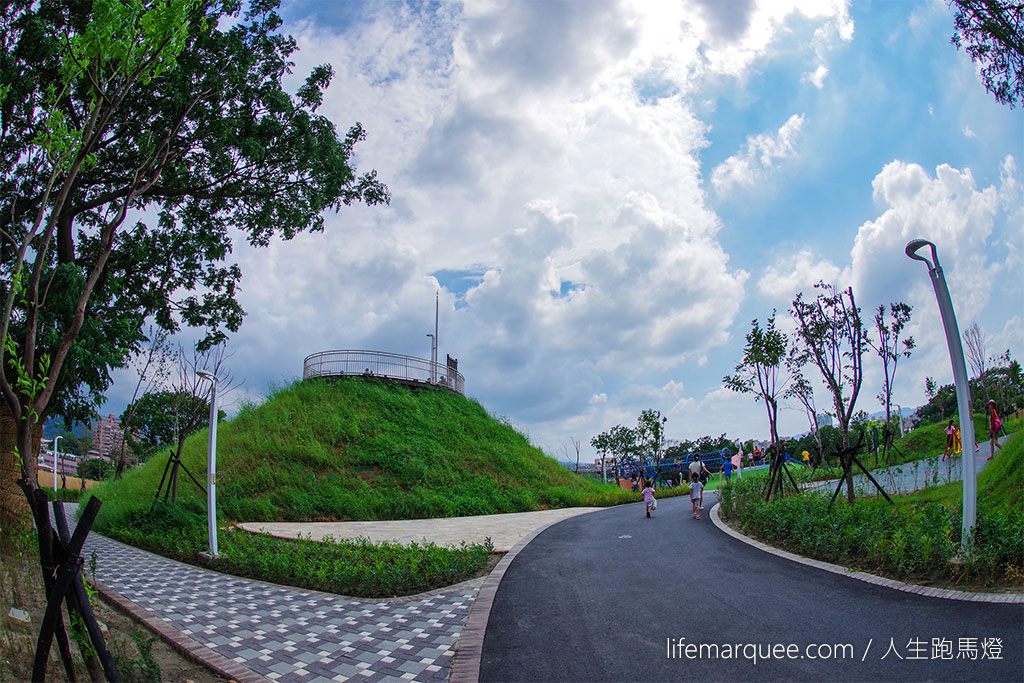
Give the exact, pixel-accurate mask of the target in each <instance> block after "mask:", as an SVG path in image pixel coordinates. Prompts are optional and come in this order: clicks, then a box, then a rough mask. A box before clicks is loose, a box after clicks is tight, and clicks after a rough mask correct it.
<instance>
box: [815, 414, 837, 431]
mask: <svg viewBox="0 0 1024 683" xmlns="http://www.w3.org/2000/svg"><path fill="white" fill-rule="evenodd" d="M814 419H815V420H817V421H818V429H821V428H822V427H834V426H835V425H833V424H832V416H831V415H828V414H827V413H822V414H820V415H815V416H814Z"/></svg>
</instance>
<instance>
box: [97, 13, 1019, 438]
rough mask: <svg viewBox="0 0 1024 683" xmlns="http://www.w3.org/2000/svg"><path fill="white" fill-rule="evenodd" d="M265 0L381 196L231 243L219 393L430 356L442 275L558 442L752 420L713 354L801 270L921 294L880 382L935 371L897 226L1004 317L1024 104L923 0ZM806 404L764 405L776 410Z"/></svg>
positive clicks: (496, 366)
mask: <svg viewBox="0 0 1024 683" xmlns="http://www.w3.org/2000/svg"><path fill="white" fill-rule="evenodd" d="M282 16H283V18H284V19H285V27H284V28H285V30H287V31H288V32H289V33H291V34H292V35H294V36H295V38H296V39H297V41H298V45H299V48H300V52H299V53H298V54H297V55H296V57H295V61H296V67H295V83H296V84H298V83H299V82H300V79H301V78H302V77H303V76H304V74H305V73H308V71H309V70H310V69H311V68H312V67H313V66H315V65H317V64H321V63H324V62H329V63H331V64H332V65H333V66H334V70H335V74H336V75H335V79H334V81H333V83H332V86H331V88H330V89H329V90H328V92H327V96H326V98H325V102H324V106H323V108H322V110H321V113H323V114H325V115H326V116H328V117H330V118H331V119H332V120H333V121H334V122H335V123H336V124H337V126H338V127H339V129H341V130H344V129H347V127H348V126H349V125H351V124H352V123H353V122H355V121H360V122H362V124H363V125H364V127H365V129H366V131H367V140H366V141H365V142H364V143H361V144H360V145H359V147H358V148H357V150H358V158H357V163H358V164H359V166H360V168H361V169H363V168H371V167H372V168H376V169H377V170H378V172H379V174H380V177H381V178H382V179H383V180H384V181H385V182H386V183H387V184H388V185H389V187H390V189H391V192H392V197H393V200H392V203H391V206H390V207H387V208H383V209H381V208H366V207H353V208H351V209H346V210H345V211H342V212H341V213H340V214H338V215H330V216H328V217H327V230H326V231H325V233H324V234H317V235H303V236H300V237H298V238H296V239H295V240H292V241H291V242H276V243H274V244H273V245H271V246H270V247H269V248H268V249H264V250H249V249H242V248H239V249H237V250H236V257H237V258H238V260H239V263H240V265H241V266H242V269H243V272H244V273H245V276H244V280H243V289H242V295H241V296H242V303H243V305H244V307H245V308H246V310H247V311H248V317H247V319H246V322H245V324H244V325H243V328H242V330H241V332H240V333H239V334H238V335H236V337H235V338H234V339H232V341H231V345H230V350H231V351H232V352H233V353H234V356H233V357H232V360H231V363H232V366H233V367H232V369H233V371H234V373H235V374H236V376H238V377H240V378H244V380H245V385H244V387H243V389H242V390H241V391H239V392H237V395H236V398H237V399H239V400H242V399H257V400H258V399H259V398H260V397H262V396H264V395H266V393H267V391H268V390H269V389H270V388H271V387H273V386H275V385H281V384H286V383H288V382H290V381H293V380H294V379H295V378H297V377H298V376H300V375H301V370H302V358H303V357H305V356H306V355H307V354H309V353H313V352H316V351H321V350H327V349H344V348H352V349H359V348H373V349H379V350H385V351H393V352H397V353H404V354H411V355H417V356H421V357H429V354H430V347H429V344H430V342H429V339H427V338H426V332H430V331H432V330H433V313H434V295H435V292H436V291H438V290H440V300H441V333H440V357H442V358H443V357H444V354H445V353H448V354H451V355H452V356H454V357H457V358H459V363H460V365H459V367H460V370H462V371H463V373H464V374H465V375H466V386H467V393H468V394H469V395H471V396H472V397H474V398H476V399H478V400H479V401H480V402H481V403H482V404H483V405H484V407H485V408H487V409H488V410H489V411H491V412H492V413H493V414H495V415H499V416H505V417H507V418H509V419H511V420H512V421H513V422H514V423H516V424H517V425H519V426H520V427H521V428H522V429H523V431H525V432H527V433H528V434H529V436H530V438H531V439H532V440H533V441H534V443H536V444H537V445H539V446H541V447H542V448H544V449H545V450H546V451H547V452H548V453H550V454H552V455H557V454H559V451H560V449H561V447H562V446H564V445H565V444H567V443H568V441H569V439H570V438H577V439H580V440H581V441H583V443H584V444H587V443H588V442H589V440H590V438H591V437H592V436H594V435H595V434H597V433H599V432H600V431H603V430H606V429H608V428H609V427H611V426H613V425H615V424H618V423H622V424H632V423H634V422H635V419H636V416H637V415H638V414H639V413H640V411H641V410H643V409H645V408H654V409H658V410H661V411H662V413H663V414H664V415H665V416H667V417H668V423H667V425H666V427H667V433H668V437H669V438H675V439H681V438H695V437H698V436H701V435H704V434H715V435H717V434H720V433H722V432H727V433H728V434H729V435H730V436H733V437H742V438H751V437H758V438H763V437H765V436H766V435H767V425H766V422H765V418H764V413H763V408H762V407H761V406H759V405H757V404H755V403H754V402H753V400H752V399H751V398H750V397H748V396H737V395H735V394H732V393H731V392H728V391H727V390H725V389H723V388H722V386H721V384H722V383H721V379H722V376H723V375H725V374H727V373H729V372H731V371H732V367H733V365H735V363H736V362H737V361H738V359H739V357H740V355H741V350H742V344H743V337H744V335H745V333H746V332H747V331H748V329H749V324H750V320H751V319H753V318H755V317H756V318H760V319H761V320H764V319H765V318H766V317H767V316H768V315H769V313H770V312H771V310H772V309H773V308H777V309H778V310H779V312H780V325H782V327H783V328H784V329H791V323H790V322H789V321H788V315H786V310H787V308H788V307H789V302H790V301H791V300H792V298H793V296H794V295H795V294H796V293H797V292H799V291H805V292H810V291H811V287H812V285H813V284H814V283H815V282H816V281H818V280H819V279H825V280H827V281H830V282H834V283H836V284H838V285H840V286H843V287H845V286H853V287H854V289H855V292H856V294H857V296H858V300H859V303H860V304H861V306H862V308H863V309H864V310H865V317H866V318H869V317H870V311H871V310H872V309H873V308H874V307H876V306H877V305H878V304H880V303H889V302H891V301H905V302H907V303H910V304H911V305H913V306H914V307H915V311H914V319H913V321H912V323H911V326H910V332H911V333H912V334H913V335H914V336H915V338H916V339H917V342H918V349H917V351H916V352H915V353H914V355H913V356H912V357H911V358H910V359H909V360H906V361H904V362H902V363H901V365H900V368H899V373H898V375H897V390H896V400H897V402H900V403H901V404H903V405H904V406H907V405H912V406H914V405H919V404H920V403H922V402H923V401H924V395H923V387H924V378H925V377H926V376H933V377H935V378H936V379H937V380H938V381H940V382H942V383H947V382H949V381H951V372H950V371H949V359H948V354H947V352H946V350H945V345H944V341H943V339H942V337H941V333H940V328H939V326H938V314H937V310H936V306H935V301H934V297H933V296H932V293H931V290H930V287H929V284H928V280H927V276H926V272H925V269H924V268H923V267H922V266H920V264H916V263H914V262H911V261H909V260H908V259H907V258H906V257H905V256H904V255H903V253H902V247H903V245H904V244H905V243H906V242H907V241H908V240H909V239H911V238H914V237H925V238H929V239H932V240H934V241H935V242H936V243H937V244H938V245H939V254H940V258H941V259H942V262H943V265H944V267H945V269H946V273H947V277H948V278H949V282H950V287H951V289H952V290H953V293H954V303H955V305H956V306H957V313H958V316H959V320H960V323H961V327H966V326H967V325H969V324H971V323H973V322H977V323H979V324H980V325H981V326H982V328H983V329H984V330H985V332H986V333H987V334H988V335H989V339H990V349H991V351H992V353H993V355H994V354H995V353H997V352H1000V351H1002V350H1004V349H1006V348H1010V349H1011V351H1012V352H1013V353H1014V355H1015V356H1016V355H1017V354H1018V353H1020V351H1021V348H1022V346H1024V320H1022V306H1021V303H1020V302H1021V301H1024V292H1022V284H1021V283H1022V280H1024V278H1022V277H1021V276H1022V275H1024V267H1022V261H1021V253H1020V247H1021V245H1022V244H1024V210H1022V198H1021V171H1020V169H1019V166H1020V164H1021V158H1022V156H1024V119H1022V114H1021V111H1020V110H1010V109H1008V108H1006V107H1004V106H1001V105H998V104H996V103H995V102H994V100H993V98H992V96H991V95H989V94H988V93H987V92H986V91H985V90H984V88H983V87H982V86H981V85H980V82H979V80H978V78H977V75H976V69H975V67H974V66H973V65H972V64H971V62H970V60H969V58H968V57H967V56H966V55H965V54H964V53H962V52H957V51H956V50H955V49H954V48H953V47H952V46H951V45H950V43H949V38H950V35H951V33H952V17H951V16H950V13H949V11H948V9H947V7H946V3H945V2H943V1H941V0H938V1H931V0H928V1H922V2H910V1H907V2H864V3H857V4H856V5H852V6H851V5H848V4H847V3H845V2H843V1H842V0H834V1H833V2H821V1H818V0H814V1H810V0H808V1H806V2H801V1H799V0H790V1H789V2H785V1H779V2H756V1H754V0H750V1H749V2H741V1H740V0H736V1H735V2H729V3H719V2H715V1H714V0H691V1H688V2H682V3H672V4H669V3H651V2H645V1H640V0H637V1H636V2H628V1H625V0H624V1H622V2H611V1H607V2H604V1H588V2H582V1H579V2H543V1H536V2H509V3H505V2H485V3H475V2H466V3H460V4H450V3H426V4H423V3H388V2H368V3H362V2H327V1H321V2H316V1H306V2H288V1H287V0H286V1H285V2H284V5H283V7H282ZM877 366H878V363H877V362H875V361H869V362H868V371H867V376H866V379H865V387H864V390H863V391H862V393H861V398H860V401H859V403H858V405H859V407H861V408H863V409H864V410H866V411H868V412H874V411H876V410H878V409H879V403H878V401H877V400H875V399H874V395H875V394H876V393H877V391H878V390H879V389H878V386H877V385H878V384H880V375H879V370H878V367H877ZM124 379H125V378H124V376H122V377H121V381H119V384H118V386H119V387H121V386H123V385H125V384H126V382H125V381H123V380H124ZM812 381H813V382H815V383H816V384H818V380H817V378H816V377H813V375H812ZM119 391H120V390H119ZM121 393H123V392H121ZM117 394H118V391H115V392H113V393H112V395H111V401H112V403H116V402H117ZM122 400H123V397H122ZM818 401H819V405H820V406H822V407H827V401H826V395H825V394H824V392H823V391H821V392H819V394H818ZM806 429H807V427H806V420H805V418H804V416H803V415H802V414H801V413H800V412H799V411H797V410H795V409H788V408H787V409H785V410H783V411H782V415H781V429H780V431H781V432H782V433H783V434H793V433H798V432H802V431H805V430H806ZM589 453H590V449H589V446H588V445H585V447H584V454H585V456H586V455H589Z"/></svg>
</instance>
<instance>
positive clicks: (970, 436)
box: [905, 239, 978, 552]
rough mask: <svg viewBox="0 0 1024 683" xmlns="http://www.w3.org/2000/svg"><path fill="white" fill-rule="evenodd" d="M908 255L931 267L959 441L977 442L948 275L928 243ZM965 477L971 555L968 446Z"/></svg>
mask: <svg viewBox="0 0 1024 683" xmlns="http://www.w3.org/2000/svg"><path fill="white" fill-rule="evenodd" d="M925 246H928V247H931V252H932V258H931V260H930V261H929V260H928V258H927V257H926V256H921V255H919V254H918V253H917V252H918V251H919V250H920V249H921V248H922V247H925ZM905 251H906V254H907V256H909V257H910V258H912V259H914V260H915V261H923V262H924V263H925V264H926V265H927V266H928V276H929V277H930V278H931V281H932V288H933V289H934V290H935V298H936V299H937V300H938V302H939V313H940V314H941V315H942V327H943V328H944V329H945V332H946V344H947V345H948V346H949V360H950V362H951V363H952V364H953V383H954V385H955V386H956V405H957V410H958V412H959V413H960V441H961V443H964V444H973V443H974V420H973V418H972V417H971V389H970V385H969V384H968V381H967V365H966V364H965V363H964V348H963V346H962V345H961V344H960V329H959V328H958V327H957V324H956V314H955V313H954V312H953V301H952V300H951V299H950V298H949V288H948V287H947V286H946V276H945V275H943V273H942V266H940V265H939V255H938V253H937V252H936V250H935V245H934V244H932V243H931V242H929V241H928V240H921V239H917V240H911V241H910V242H907V247H906V249H905ZM962 457H963V474H964V518H963V527H962V533H961V539H962V540H961V543H962V547H963V550H964V552H970V549H971V540H972V536H973V532H974V525H975V519H976V508H977V502H978V481H977V477H978V475H977V472H976V471H975V469H974V451H973V450H971V449H970V448H967V447H966V446H965V447H964V449H963V456H962Z"/></svg>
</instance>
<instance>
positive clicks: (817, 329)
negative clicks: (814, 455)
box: [790, 282, 867, 502]
mask: <svg viewBox="0 0 1024 683" xmlns="http://www.w3.org/2000/svg"><path fill="white" fill-rule="evenodd" d="M814 288H815V289H817V290H819V291H818V295H817V296H816V297H815V298H814V300H813V301H804V298H803V293H802V292H801V293H800V294H797V296H796V298H795V299H793V308H792V309H791V311H790V313H791V315H792V316H793V319H794V320H796V322H797V331H796V333H797V340H798V341H799V344H800V350H799V352H798V353H799V355H800V356H801V357H802V359H803V362H813V363H814V365H815V366H816V367H817V368H818V371H819V372H820V373H821V378H822V381H823V382H824V384H825V386H826V387H827V388H828V390H829V393H831V394H832V405H833V407H834V409H835V416H836V420H838V421H839V431H840V432H841V433H842V436H843V448H842V450H841V451H840V464H842V465H843V467H844V469H845V470H846V497H847V500H849V501H850V502H853V499H854V492H853V472H852V470H851V468H850V467H848V463H849V458H850V457H852V455H853V454H852V453H851V452H849V448H850V421H851V420H852V418H853V414H854V411H855V406H856V404H857V396H858V395H859V394H860V388H861V384H862V383H863V380H864V347H865V345H866V337H867V330H866V329H865V327H864V323H863V322H862V320H861V315H860V308H858V307H857V302H856V300H855V299H854V296H853V288H852V287H849V288H847V289H845V290H839V289H838V288H836V287H835V286H834V285H830V284H826V283H824V282H819V283H818V284H816V285H815V286H814ZM803 362H802V363H801V364H803Z"/></svg>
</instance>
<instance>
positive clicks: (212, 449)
mask: <svg viewBox="0 0 1024 683" xmlns="http://www.w3.org/2000/svg"><path fill="white" fill-rule="evenodd" d="M196 374H197V375H199V376H200V377H202V378H203V379H208V380H210V382H211V384H212V387H211V388H210V442H209V445H208V447H207V459H206V533H207V536H208V537H209V540H210V557H217V382H218V381H220V380H219V379H218V378H217V375H215V374H213V373H212V372H207V371H206V370H199V371H197V372H196Z"/></svg>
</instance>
